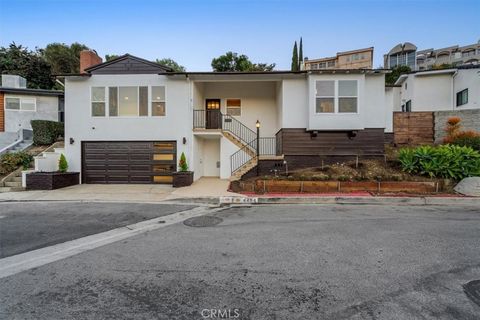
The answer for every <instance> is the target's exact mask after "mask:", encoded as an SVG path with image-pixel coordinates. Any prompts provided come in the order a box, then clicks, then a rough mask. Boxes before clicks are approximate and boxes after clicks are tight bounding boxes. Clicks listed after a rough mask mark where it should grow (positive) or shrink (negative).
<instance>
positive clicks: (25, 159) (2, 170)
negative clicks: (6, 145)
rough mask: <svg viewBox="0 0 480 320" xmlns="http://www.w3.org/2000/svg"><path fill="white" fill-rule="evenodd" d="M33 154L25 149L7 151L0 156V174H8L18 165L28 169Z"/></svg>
mask: <svg viewBox="0 0 480 320" xmlns="http://www.w3.org/2000/svg"><path fill="white" fill-rule="evenodd" d="M32 161H33V156H32V155H31V154H29V153H28V152H25V151H18V152H8V153H4V154H2V155H1V156H0V174H8V173H10V172H12V171H14V170H15V169H17V168H18V167H19V166H23V169H28V167H29V166H30V162H32Z"/></svg>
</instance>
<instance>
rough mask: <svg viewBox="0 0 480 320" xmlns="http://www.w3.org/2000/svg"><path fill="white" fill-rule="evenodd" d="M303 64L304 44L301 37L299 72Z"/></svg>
mask: <svg viewBox="0 0 480 320" xmlns="http://www.w3.org/2000/svg"><path fill="white" fill-rule="evenodd" d="M302 62H303V44H302V37H300V47H299V51H298V70H300V67H301V66H302Z"/></svg>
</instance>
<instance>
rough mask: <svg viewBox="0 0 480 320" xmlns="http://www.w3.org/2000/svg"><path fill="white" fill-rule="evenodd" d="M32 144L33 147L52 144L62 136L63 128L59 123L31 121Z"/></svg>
mask: <svg viewBox="0 0 480 320" xmlns="http://www.w3.org/2000/svg"><path fill="white" fill-rule="evenodd" d="M30 123H31V125H32V129H33V143H34V144H35V145H46V144H52V143H54V142H55V141H57V139H58V137H59V136H63V135H64V126H63V123H61V122H56V121H49V120H32V121H31V122H30Z"/></svg>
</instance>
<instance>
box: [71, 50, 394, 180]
mask: <svg viewBox="0 0 480 320" xmlns="http://www.w3.org/2000/svg"><path fill="white" fill-rule="evenodd" d="M82 55H84V56H85V55H95V53H94V52H91V51H84V52H82ZM81 61H98V59H97V58H94V59H85V57H84V59H82V58H81ZM80 69H81V70H82V71H83V72H81V73H80V74H74V75H63V76H62V77H64V78H65V151H66V156H67V160H68V162H69V169H70V170H72V171H79V172H80V173H81V180H82V183H167V184H168V183H171V180H172V172H174V171H176V170H177V164H178V159H179V158H180V155H181V154H182V152H183V153H185V155H186V157H187V162H188V164H189V167H190V170H192V171H194V173H195V175H194V177H195V179H198V178H200V177H203V176H214V177H220V178H222V179H227V178H231V177H240V176H241V175H243V174H245V173H248V172H249V170H251V169H252V168H254V167H255V166H256V165H257V164H258V168H259V170H260V171H261V172H268V171H269V170H271V169H272V168H275V167H282V166H284V165H285V164H287V165H288V166H289V167H290V168H296V167H306V166H316V165H319V164H320V162H321V161H324V160H325V158H326V157H348V156H353V157H355V156H379V155H383V153H384V149H383V145H384V132H385V128H386V126H387V124H386V123H387V119H388V118H389V117H388V116H387V114H386V111H385V110H386V109H385V106H384V105H385V101H386V98H385V90H384V87H385V73H386V71H384V70H316V71H300V72H290V71H272V72H236V73H231V72H173V71H172V70H170V69H169V68H168V67H165V66H161V65H159V64H156V63H153V62H150V61H147V60H144V59H141V58H138V57H134V56H131V55H128V54H126V55H124V56H121V57H118V58H116V59H114V60H111V61H108V62H105V63H98V64H96V65H93V66H86V65H81V68H80ZM390 117H391V115H390ZM257 126H258V128H257ZM257 129H258V131H259V139H257ZM257 150H258V151H257Z"/></svg>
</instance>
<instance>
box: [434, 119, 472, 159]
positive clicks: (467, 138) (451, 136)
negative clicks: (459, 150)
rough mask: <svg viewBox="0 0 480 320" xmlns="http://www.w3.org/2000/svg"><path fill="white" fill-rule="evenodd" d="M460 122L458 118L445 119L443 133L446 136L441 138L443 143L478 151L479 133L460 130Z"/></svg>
mask: <svg viewBox="0 0 480 320" xmlns="http://www.w3.org/2000/svg"><path fill="white" fill-rule="evenodd" d="M461 121H462V119H460V118H459V117H450V118H448V119H447V124H446V126H445V132H446V133H447V136H446V137H445V138H443V143H451V144H454V145H458V146H465V147H471V148H472V149H474V150H477V151H480V133H479V132H476V131H473V130H460V129H461V127H462V126H461Z"/></svg>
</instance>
